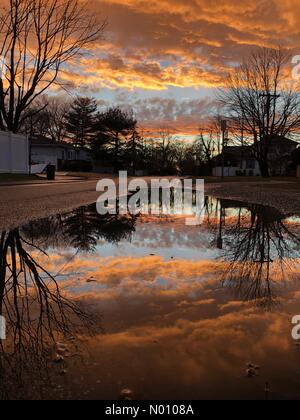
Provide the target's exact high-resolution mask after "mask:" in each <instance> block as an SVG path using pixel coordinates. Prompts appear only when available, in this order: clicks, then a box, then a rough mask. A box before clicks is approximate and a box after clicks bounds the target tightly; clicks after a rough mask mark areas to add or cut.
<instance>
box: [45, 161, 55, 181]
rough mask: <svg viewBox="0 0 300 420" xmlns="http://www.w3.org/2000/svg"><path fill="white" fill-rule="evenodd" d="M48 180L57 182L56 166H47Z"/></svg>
mask: <svg viewBox="0 0 300 420" xmlns="http://www.w3.org/2000/svg"><path fill="white" fill-rule="evenodd" d="M47 180H48V181H55V166H54V165H48V166H47Z"/></svg>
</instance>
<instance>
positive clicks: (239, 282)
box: [217, 200, 300, 309]
mask: <svg viewBox="0 0 300 420" xmlns="http://www.w3.org/2000/svg"><path fill="white" fill-rule="evenodd" d="M228 209H235V217H234V220H235V222H234V223H229V225H228V226H227V224H226V223H227V220H226V219H227V217H226V211H227V210H228ZM299 245H300V238H299V236H298V235H297V233H296V232H293V227H292V226H290V225H289V224H288V223H287V222H286V220H285V216H284V215H283V214H282V213H280V212H279V211H278V210H276V209H273V208H269V207H264V206H261V205H248V206H247V207H245V205H244V206H242V205H241V204H238V203H234V202H229V201H223V200H220V201H219V224H218V234H217V246H218V248H220V249H223V250H224V258H225V266H226V267H227V268H226V270H225V274H224V275H223V276H222V277H223V279H222V282H223V284H224V285H225V286H227V287H229V288H230V289H232V290H234V292H235V294H236V296H237V297H238V298H241V299H244V300H247V301H254V300H255V301H257V303H258V304H259V305H262V306H263V307H264V308H266V309H271V308H272V306H273V305H275V304H276V303H277V302H278V296H277V293H278V290H279V287H280V286H281V287H282V285H283V281H284V280H286V279H288V278H289V275H290V274H291V273H292V268H293V267H292V266H293V263H294V261H295V260H296V258H298V255H297V251H298V249H299Z"/></svg>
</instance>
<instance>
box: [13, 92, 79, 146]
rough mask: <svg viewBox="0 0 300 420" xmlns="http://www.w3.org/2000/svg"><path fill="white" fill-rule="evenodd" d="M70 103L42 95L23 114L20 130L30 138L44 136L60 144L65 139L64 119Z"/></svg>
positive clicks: (58, 97)
mask: <svg viewBox="0 0 300 420" xmlns="http://www.w3.org/2000/svg"><path fill="white" fill-rule="evenodd" d="M70 106H71V102H70V101H68V100H65V99H64V98H63V97H62V96H47V95H42V96H40V97H39V98H37V100H36V101H34V104H32V106H30V107H29V108H28V109H27V110H26V112H25V114H24V118H25V124H23V125H22V127H21V130H22V131H24V132H25V133H26V134H29V135H30V136H44V137H49V138H51V139H52V140H54V141H56V142H58V143H61V142H62V141H64V140H65V139H66V137H67V132H66V118H67V115H68V112H69V110H70Z"/></svg>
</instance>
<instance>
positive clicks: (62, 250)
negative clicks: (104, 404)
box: [0, 198, 299, 398]
mask: <svg viewBox="0 0 300 420" xmlns="http://www.w3.org/2000/svg"><path fill="white" fill-rule="evenodd" d="M205 209H206V217H205V223H204V225H203V226H201V227H199V228H197V229H196V228H191V227H187V226H185V224H184V218H182V219H180V218H178V217H174V218H172V217H168V218H166V217H162V218H160V217H146V216H145V217H144V216H143V215H140V216H139V217H130V216H119V215H116V216H105V217H103V216H101V217H100V216H99V215H98V214H97V213H96V207H95V206H94V205H92V206H87V207H82V208H79V209H76V210H74V211H72V212H69V213H67V214H61V215H57V216H53V217H50V218H48V219H44V220H41V221H37V222H31V223H28V224H27V225H26V226H24V227H22V228H19V229H15V230H13V231H10V232H2V233H1V234H0V238H1V239H0V314H2V315H4V316H5V317H6V318H7V320H8V337H10V339H9V340H7V342H2V343H1V344H2V347H1V353H0V380H1V384H0V385H1V386H0V392H1V395H0V396H1V398H24V397H32V398H34V397H37V396H40V397H41V396H44V395H43V392H45V391H44V390H45V389H47V387H46V385H45V382H49V383H50V382H51V383H52V382H53V379H49V377H51V373H53V369H52V366H53V357H55V351H56V349H57V342H58V341H59V342H61V341H63V342H66V341H67V342H68V343H71V342H72V343H73V340H74V338H75V337H76V336H77V335H78V334H79V335H80V334H84V335H87V333H89V332H90V333H92V332H93V331H95V327H97V326H99V325H100V323H99V320H97V319H96V318H95V310H94V309H95V308H94V307H93V306H92V304H93V303H95V302H98V307H97V309H98V310H100V312H101V313H102V312H104V313H105V315H106V317H105V322H106V325H105V331H106V333H107V334H106V335H105V338H104V337H103V336H100V338H99V342H98V344H97V345H96V348H97V351H96V354H97V355H98V356H97V357H99V353H98V352H99V351H102V352H103V349H99V343H100V344H101V345H103V346H104V348H105V346H106V345H107V346H108V348H109V349H110V351H108V353H107V354H102V357H103V359H104V360H108V359H109V357H108V355H110V354H111V352H114V353H118V356H117V357H119V350H120V351H121V350H122V351H123V350H124V351H125V352H126V351H127V356H128V358H132V357H131V350H132V351H135V348H136V351H137V353H136V354H137V358H138V357H141V360H140V365H139V370H141V369H145V370H146V366H147V363H146V361H145V359H144V357H146V356H141V355H145V353H146V351H147V349H148V347H149V345H150V347H151V346H153V342H150V344H149V343H148V341H147V340H149V337H151V335H153V336H154V337H156V338H155V342H157V340H162V341H163V340H164V337H165V334H166V333H169V334H171V336H170V342H171V341H172V340H174V342H173V344H172V348H175V347H176V346H177V345H178V342H177V339H175V338H174V337H177V336H176V334H178V336H179V337H185V336H186V335H187V336H188V334H189V333H190V331H192V330H193V328H194V326H195V331H194V332H193V334H191V337H187V339H188V338H189V339H192V340H194V341H192V342H193V345H192V346H191V345H187V347H188V350H187V354H190V357H191V359H193V363H196V362H195V360H196V357H194V354H192V353H193V351H194V350H193V349H195V354H196V353H197V354H198V352H199V347H201V346H199V343H201V339H202V338H201V334H200V335H199V334H198V333H197V331H198V332H199V331H202V330H203V335H204V336H205V337H210V340H211V342H213V341H214V340H215V341H216V340H217V339H220V340H221V338H222V337H219V338H218V337H217V336H218V334H219V333H217V332H216V333H215V336H214V337H213V338H212V335H213V330H214V328H215V324H216V322H215V319H216V320H217V321H218V322H220V324H222V323H223V325H224V321H225V322H227V323H228V325H230V327H228V331H229V333H230V332H231V331H233V330H234V328H233V326H234V325H235V323H236V322H237V318H236V317H235V316H234V314H233V313H232V317H229V316H228V317H227V318H226V319H224V320H223V319H222V318H221V317H220V314H219V312H221V313H222V311H226V310H228V311H229V310H232V308H237V307H238V308H243V304H244V303H243V302H244V301H247V302H248V303H251V304H252V303H253V302H255V303H257V304H259V306H262V307H263V308H265V309H272V308H273V307H274V304H275V303H277V302H278V297H280V294H281V291H282V290H283V280H288V279H289V278H291V277H290V275H291V276H292V274H293V273H296V271H297V270H296V268H295V265H296V264H297V260H298V257H299V255H298V249H299V224H298V222H297V219H287V218H286V217H285V216H284V215H283V214H281V213H280V212H279V211H277V210H275V209H271V208H266V207H263V206H258V205H245V204H243V203H238V202H234V201H228V200H217V199H213V198H207V199H206V201H205ZM70 255H72V258H71V259H70ZM78 270H79V272H77V271H78ZM53 273H55V274H53ZM57 273H58V274H57ZM220 277H221V286H222V288H221V289H220V287H219V286H220ZM297 277H298V274H297ZM91 278H92V279H93V281H92V282H90V281H88V280H89V279H91ZM286 283H287V282H286ZM228 290H229V291H230V295H232V293H233V294H234V298H235V299H236V301H235V302H232V301H231V300H230V299H231V298H228V297H227V298H225V297H224V296H225V294H224V292H225V293H227V292H228ZM285 291H286V287H285ZM226 299H227V300H226ZM218 316H219V318H218ZM217 318H218V319H217ZM245 318H247V319H248V314H247V317H245ZM147 331H148V332H149V334H148V333H147ZM114 333H115V334H116V335H114ZM229 333H228V334H229ZM135 334H136V335H137V339H136V336H135ZM195 336H196V337H197V340H196V339H195ZM157 337H159V338H157ZM118 340H120V346H119V347H118V345H117V344H115V343H118V342H119V341H118ZM126 340H132V343H133V347H130V346H131V344H130V343H129V344H126V346H128V348H127V347H126V349H127V350H126V349H124V343H127V341H126ZM222 340H223V339H222ZM224 341H225V342H228V340H227V338H226V340H224ZM247 342H249V345H250V344H251V337H248V341H247ZM137 343H140V345H141V346H142V344H143V343H144V345H146V344H147V346H148V347H147V348H143V351H140V347H139V345H138V344H137ZM145 343H146V344H145ZM184 343H185V340H183V341H182V343H181V346H182V349H181V350H180V354H181V352H183V353H184V352H185V351H186V349H185V348H184ZM202 344H204V343H202ZM69 345H70V344H69ZM222 345H223V346H224V343H223V344H222ZM238 345H241V343H238V342H237V343H236V346H238ZM109 346H111V347H109ZM151 348H152V347H151ZM204 348H205V349H206V350H207V354H208V353H209V354H215V353H217V350H216V349H214V352H215V353H214V352H211V350H212V349H210V348H207V347H203V349H204ZM241 348H242V347H241ZM238 350H239V349H236V348H235V349H234V351H233V350H232V352H233V353H234V352H236V353H239V351H238ZM244 350H245V349H244ZM53 351H54V354H53ZM203 351H204V350H203ZM148 353H149V351H148ZM150 353H151V354H154V355H156V356H157V357H158V356H159V351H157V353H156V352H155V350H153V351H152V350H151V352H150ZM167 353H168V357H170V356H169V352H167ZM139 355H140V356H139ZM234 355H235V353H234ZM202 356H203V359H206V358H207V357H208V356H207V355H204V354H203V355H202ZM149 357H150V356H149ZM151 357H152V356H151ZM219 357H221V356H219ZM164 360H165V363H166V364H168V360H169V359H168V358H167V356H166V357H165V359H164ZM170 360H171V358H170ZM118 362H119V363H121V362H122V358H120V359H118ZM181 362H182V361H181V360H177V362H176V365H180V363H181ZM98 363H99V360H98ZM158 363H160V362H158ZM210 364H211V365H216V366H218V365H222V363H221V361H218V363H216V361H214V360H210ZM182 365H185V371H193V370H194V369H196V370H197V368H198V367H197V366H192V369H188V365H189V364H188V363H187V361H186V360H185V361H184V363H183V362H182ZM49 366H50V367H51V369H50V370H52V372H50V373H49ZM154 368H157V366H154ZM61 369H62V368H61V367H59V370H61ZM98 369H100V368H98ZM220 369H221V367H220ZM154 370H155V369H153V371H154ZM175 370H176V369H175ZM200 370H201V369H200ZM175 373H176V372H175V371H174V374H175ZM169 374H170V372H169ZM185 375H186V374H185ZM179 376H180V375H179ZM179 376H176V377H177V378H178V377H179ZM191 377H192V378H194V376H193V374H192V373H191ZM189 379H190V378H189ZM198 379H199V378H198ZM109 380H110V381H111V380H112V379H111V378H110V379H109ZM193 380H194V379H193ZM178 381H179V382H180V379H178ZM186 381H188V379H186ZM28 384H29V386H28ZM147 385H148V388H149V387H150V388H151V384H147ZM181 385H182V387H183V390H184V389H186V388H185V387H184V384H181ZM179 386H180V384H179ZM44 387H46V388H44ZM154 388H155V386H154V385H153V389H154ZM80 389H81V388H80ZM105 392H106V391H104V390H103V393H104V394H103V395H106V397H107V398H109V397H110V396H112V395H109V394H105ZM107 392H108V391H107ZM190 392H193V395H194V392H195V391H190ZM150 394H151V392H150ZM181 395H182V396H183V394H181ZM113 396H114V397H115V398H116V397H117V394H116V393H114V394H113ZM184 396H185V397H186V398H188V397H189V395H186V394H184ZM71 397H72V395H71ZM162 397H164V396H162ZM169 397H170V395H169ZM195 397H197V398H198V397H199V396H198V394H197V393H196V392H195Z"/></svg>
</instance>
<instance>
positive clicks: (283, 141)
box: [268, 136, 299, 176]
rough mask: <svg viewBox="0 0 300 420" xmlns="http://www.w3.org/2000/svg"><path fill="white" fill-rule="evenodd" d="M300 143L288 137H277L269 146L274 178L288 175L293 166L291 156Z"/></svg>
mask: <svg viewBox="0 0 300 420" xmlns="http://www.w3.org/2000/svg"><path fill="white" fill-rule="evenodd" d="M298 147H299V143H298V142H296V141H293V140H291V139H288V138H286V137H280V136H275V137H273V138H272V139H271V140H270V145H269V155H268V161H269V168H270V171H271V174H270V175H272V176H277V175H287V174H288V172H289V166H290V165H291V156H292V154H293V153H294V152H295V150H296V149H297V148H298Z"/></svg>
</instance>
